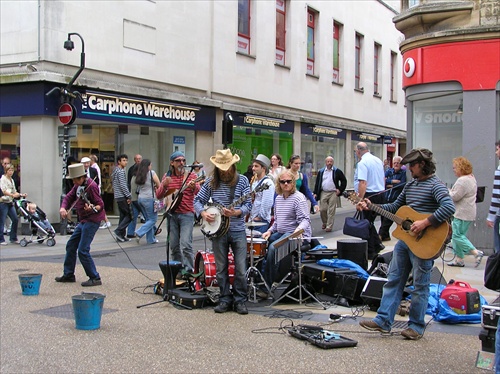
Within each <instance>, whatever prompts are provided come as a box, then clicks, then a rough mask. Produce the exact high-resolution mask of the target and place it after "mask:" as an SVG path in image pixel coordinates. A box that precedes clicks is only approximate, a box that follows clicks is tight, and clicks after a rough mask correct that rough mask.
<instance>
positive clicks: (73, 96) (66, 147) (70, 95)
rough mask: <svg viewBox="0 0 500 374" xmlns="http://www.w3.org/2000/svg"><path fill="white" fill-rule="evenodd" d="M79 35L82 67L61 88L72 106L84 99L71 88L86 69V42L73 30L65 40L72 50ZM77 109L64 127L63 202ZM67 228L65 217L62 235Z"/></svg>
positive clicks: (62, 97)
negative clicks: (71, 127) (75, 38)
mask: <svg viewBox="0 0 500 374" xmlns="http://www.w3.org/2000/svg"><path fill="white" fill-rule="evenodd" d="M73 35H75V36H77V37H78V38H80V41H81V42H82V53H81V54H80V68H79V69H78V71H77V72H76V73H75V75H74V76H73V78H71V80H70V81H69V82H68V84H67V85H66V87H64V88H62V87H61V88H59V91H60V96H61V104H63V103H68V104H70V105H71V107H72V108H74V106H73V101H74V100H75V99H76V98H80V99H82V97H81V95H80V93H79V92H78V91H71V88H72V87H73V83H75V81H76V79H77V78H78V76H79V75H80V74H81V72H82V71H83V69H85V42H84V40H83V38H82V36H81V35H80V34H78V33H76V32H71V33H69V34H68V40H66V41H65V42H64V49H67V50H68V51H72V50H73V49H74V48H75V44H74V43H73V41H72V40H71V36H73ZM57 89H58V88H54V89H53V90H52V91H54V90H57ZM52 91H50V92H48V93H47V95H50V94H51V93H52ZM73 110H75V113H74V116H73V120H71V121H69V123H66V124H64V127H63V144H62V151H63V152H62V153H63V167H62V194H61V202H62V200H63V199H64V197H65V196H66V193H67V192H68V191H66V175H67V172H68V169H67V163H68V157H69V148H70V142H69V126H70V125H71V124H72V123H73V121H74V118H76V109H73ZM67 228H68V220H67V219H63V220H61V226H60V232H61V235H66V234H67Z"/></svg>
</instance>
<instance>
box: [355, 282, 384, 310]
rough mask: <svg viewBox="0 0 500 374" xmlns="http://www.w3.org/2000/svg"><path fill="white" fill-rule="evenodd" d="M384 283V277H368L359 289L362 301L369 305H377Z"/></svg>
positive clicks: (378, 304)
mask: <svg viewBox="0 0 500 374" xmlns="http://www.w3.org/2000/svg"><path fill="white" fill-rule="evenodd" d="M386 283H387V279H386V278H380V277H368V280H367V281H366V283H365V286H364V287H363V290H362V291H361V299H363V301H364V302H365V303H366V304H367V305H369V306H373V307H379V306H380V300H382V291H383V288H384V284H386Z"/></svg>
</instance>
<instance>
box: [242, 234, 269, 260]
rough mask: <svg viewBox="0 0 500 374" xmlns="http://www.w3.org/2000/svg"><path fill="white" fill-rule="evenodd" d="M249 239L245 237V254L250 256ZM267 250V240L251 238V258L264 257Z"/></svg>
mask: <svg viewBox="0 0 500 374" xmlns="http://www.w3.org/2000/svg"><path fill="white" fill-rule="evenodd" d="M250 240H251V238H248V237H247V253H248V255H249V256H250V248H251V245H252V243H250ZM266 250H267V240H266V239H262V238H253V257H264V256H265V255H266Z"/></svg>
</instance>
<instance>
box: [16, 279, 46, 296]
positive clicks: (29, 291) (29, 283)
mask: <svg viewBox="0 0 500 374" xmlns="http://www.w3.org/2000/svg"><path fill="white" fill-rule="evenodd" d="M19 283H21V289H22V290H23V295H26V296H35V295H38V293H39V292H40V283H42V274H19Z"/></svg>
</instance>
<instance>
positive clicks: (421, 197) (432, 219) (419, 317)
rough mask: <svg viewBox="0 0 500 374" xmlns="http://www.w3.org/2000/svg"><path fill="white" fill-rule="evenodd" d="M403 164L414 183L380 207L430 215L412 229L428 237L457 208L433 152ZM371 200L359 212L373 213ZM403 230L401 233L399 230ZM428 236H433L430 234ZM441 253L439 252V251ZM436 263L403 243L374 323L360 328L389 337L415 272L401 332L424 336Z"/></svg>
mask: <svg viewBox="0 0 500 374" xmlns="http://www.w3.org/2000/svg"><path fill="white" fill-rule="evenodd" d="M401 164H403V165H404V164H410V166H409V169H410V173H411V176H412V178H413V180H412V181H410V182H408V183H407V184H406V186H405V187H404V189H403V191H402V192H401V194H400V195H399V196H398V198H397V199H396V201H394V202H392V203H388V204H382V205H380V207H381V208H382V209H384V210H387V211H389V212H391V213H396V212H397V210H398V209H399V208H401V207H402V206H403V205H408V206H410V207H411V208H413V209H414V210H415V211H416V212H418V213H423V214H427V217H426V218H425V219H421V215H419V216H418V217H415V219H416V220H415V221H413V222H412V223H411V227H410V228H409V229H410V231H411V233H412V235H414V236H415V237H418V235H419V234H424V235H425V233H423V230H425V229H426V228H427V227H428V226H433V227H438V226H440V225H441V224H443V223H444V222H445V221H447V220H449V219H450V217H451V216H452V215H453V213H455V205H454V204H453V200H452V199H451V197H450V195H449V193H448V189H447V188H446V185H445V184H444V183H443V182H442V181H441V180H440V179H439V178H438V177H437V176H436V175H435V174H434V173H435V171H436V163H435V161H434V159H433V157H432V152H431V151H430V150H428V149H426V148H416V149H412V150H411V151H410V153H408V154H407V155H406V156H405V157H404V158H403V160H401ZM367 202H369V201H368V199H365V200H363V201H360V202H359V203H358V205H357V206H356V208H357V209H358V210H362V209H365V210H367V209H369V208H368V204H367ZM398 230H399V229H398ZM427 235H431V234H430V233H429V232H427ZM437 250H439V248H437ZM433 266H434V260H433V259H432V258H431V259H426V260H424V259H421V258H419V257H417V255H416V254H414V253H413V252H412V251H411V250H410V248H409V247H408V245H407V244H406V243H405V242H403V241H402V240H399V241H398V242H397V243H396V245H395V247H394V251H393V256H392V260H391V263H390V265H389V274H388V276H387V279H388V281H387V283H386V284H385V285H384V289H383V293H382V300H381V301H380V307H379V308H378V310H377V315H376V317H375V318H374V319H373V320H363V321H361V322H360V323H359V324H360V326H361V327H364V328H365V329H367V330H370V331H378V332H382V333H389V332H390V331H391V326H392V324H393V322H394V316H395V314H396V311H397V309H398V306H399V303H400V301H401V298H402V295H403V290H404V288H405V286H406V282H407V280H408V276H409V275H410V272H412V276H413V291H412V293H411V308H410V315H409V321H408V328H406V329H404V330H403V331H401V335H402V336H403V337H404V338H406V339H410V340H418V339H420V338H421V337H422V336H423V335H424V331H425V327H426V323H425V311H426V310H427V301H428V299H429V285H430V282H431V272H432V267H433Z"/></svg>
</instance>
